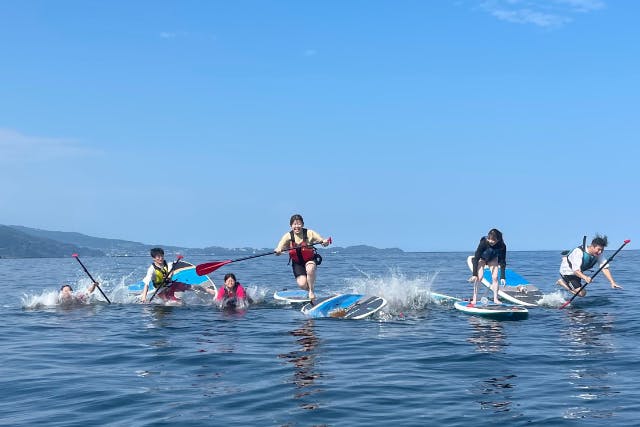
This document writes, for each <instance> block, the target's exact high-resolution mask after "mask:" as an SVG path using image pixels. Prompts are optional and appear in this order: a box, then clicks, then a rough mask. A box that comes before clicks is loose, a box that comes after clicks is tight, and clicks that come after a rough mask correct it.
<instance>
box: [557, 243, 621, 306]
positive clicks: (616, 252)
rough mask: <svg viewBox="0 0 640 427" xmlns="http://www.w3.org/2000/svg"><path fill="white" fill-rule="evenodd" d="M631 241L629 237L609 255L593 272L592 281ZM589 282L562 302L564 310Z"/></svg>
mask: <svg viewBox="0 0 640 427" xmlns="http://www.w3.org/2000/svg"><path fill="white" fill-rule="evenodd" d="M629 242H631V240H629V239H627V240H625V241H624V243H623V244H622V246H620V247H619V248H618V250H617V251H615V252H614V253H613V255H611V256H610V257H609V259H607V260H606V261H605V262H604V264H602V266H601V267H600V268H599V269H598V270H597V271H596V272H595V273H593V275H592V276H591V281H593V278H594V277H596V276H597V275H598V273H600V272H601V271H602V269H603V268H605V267H606V266H607V264H609V262H610V261H611V260H612V259H613V257H614V256H616V255H618V252H620V251H621V250H622V248H624V247H625V246H626V245H627V243H629ZM589 283H591V282H588V283H585V284H584V285H582V286H580V288H579V289H578V290H577V291H576V292H575V293H574V294H573V296H572V297H571V299H569V301H567V302H565V303H564V304H562V306H560V310H562V309H563V308H565V307H566V306H568V305H569V304H571V301H573V300H574V299H575V298H576V297H577V296H578V294H579V293H580V292H582V290H583V289H584V288H586V287H587V285H588V284H589Z"/></svg>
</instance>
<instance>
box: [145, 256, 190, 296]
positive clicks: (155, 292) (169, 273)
mask: <svg viewBox="0 0 640 427" xmlns="http://www.w3.org/2000/svg"><path fill="white" fill-rule="evenodd" d="M182 258H184V257H183V256H182V255H178V256H177V257H176V260H175V261H174V262H173V264H171V269H170V270H169V272H168V273H167V278H169V276H171V273H173V269H174V268H175V266H176V263H177V262H178V261H180V260H181V259H182ZM165 286H167V285H166V283H165V284H163V285H162V286H158V287H157V288H156V290H155V291H154V292H153V295H151V298H149V302H151V301H153V298H154V297H155V296H156V294H157V293H158V291H159V290H160V289H162V288H164V287H165Z"/></svg>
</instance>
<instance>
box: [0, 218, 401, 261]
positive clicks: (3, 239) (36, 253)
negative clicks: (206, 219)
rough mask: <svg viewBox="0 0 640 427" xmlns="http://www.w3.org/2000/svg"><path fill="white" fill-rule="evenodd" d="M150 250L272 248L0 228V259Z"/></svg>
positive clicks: (364, 249)
mask: <svg viewBox="0 0 640 427" xmlns="http://www.w3.org/2000/svg"><path fill="white" fill-rule="evenodd" d="M154 246H160V247H162V248H163V249H164V250H165V252H167V253H168V254H170V253H180V254H182V255H185V256H222V255H228V256H236V257H243V256H249V255H253V254H256V253H261V252H269V251H272V250H273V248H261V249H255V248H250V247H244V248H232V249H230V248H223V247H220V246H208V247H206V248H185V247H179V246H169V245H162V244H154V245H149V244H145V243H139V242H132V241H128V240H121V239H106V238H101V237H92V236H87V235H86V234H81V233H75V232H68V231H49V230H40V229H37V228H29V227H24V226H21V225H0V257H1V258H43V257H53V258H55V257H67V256H70V255H71V254H72V253H77V254H78V255H85V256H149V249H151V248H152V247H154ZM325 250H330V251H331V252H334V253H346V254H358V253H372V252H373V253H377V252H386V253H389V252H391V253H393V252H397V253H401V252H403V251H402V250H401V249H398V248H391V249H378V248H374V247H373V246H366V245H358V246H349V247H346V248H342V247H339V246H338V247H334V246H330V247H329V248H326V249H325Z"/></svg>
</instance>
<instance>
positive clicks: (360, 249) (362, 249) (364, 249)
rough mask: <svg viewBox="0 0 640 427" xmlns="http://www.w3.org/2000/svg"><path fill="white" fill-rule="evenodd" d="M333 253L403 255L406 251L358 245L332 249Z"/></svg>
mask: <svg viewBox="0 0 640 427" xmlns="http://www.w3.org/2000/svg"><path fill="white" fill-rule="evenodd" d="M330 250H331V252H336V253H343V254H365V253H366V254H370V253H379V252H384V253H399V254H400V253H403V252H404V251H403V250H402V249H399V248H385V249H380V248H376V247H373V246H367V245H356V246H347V247H346V248H341V247H339V246H336V247H330Z"/></svg>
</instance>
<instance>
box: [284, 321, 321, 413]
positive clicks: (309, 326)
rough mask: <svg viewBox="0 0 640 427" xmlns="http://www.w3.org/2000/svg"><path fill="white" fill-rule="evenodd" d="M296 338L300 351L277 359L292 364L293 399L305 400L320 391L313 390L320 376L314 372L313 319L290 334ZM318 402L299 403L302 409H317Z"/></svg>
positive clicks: (314, 339)
mask: <svg viewBox="0 0 640 427" xmlns="http://www.w3.org/2000/svg"><path fill="white" fill-rule="evenodd" d="M290 334H291V335H293V336H294V337H296V342H297V343H298V344H299V345H300V349H298V350H295V351H292V352H289V353H286V354H280V355H278V357H280V358H282V359H286V360H287V362H289V363H291V364H293V366H294V373H293V383H294V384H295V385H296V393H295V394H294V396H293V397H294V398H295V399H305V398H308V397H309V396H312V395H313V394H315V393H317V392H318V391H320V390H319V389H317V388H316V389H314V388H313V385H314V383H315V380H316V379H318V378H320V377H322V375H321V374H320V373H318V372H316V370H315V360H316V346H317V345H318V342H319V340H318V337H316V334H315V332H314V330H313V319H307V320H306V321H305V322H304V324H303V325H302V326H301V327H300V328H298V329H294V330H293V331H291V332H290ZM318 406H319V404H318V402H308V401H307V399H305V401H303V402H301V403H300V407H301V408H303V409H310V410H313V409H317V408H318Z"/></svg>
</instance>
